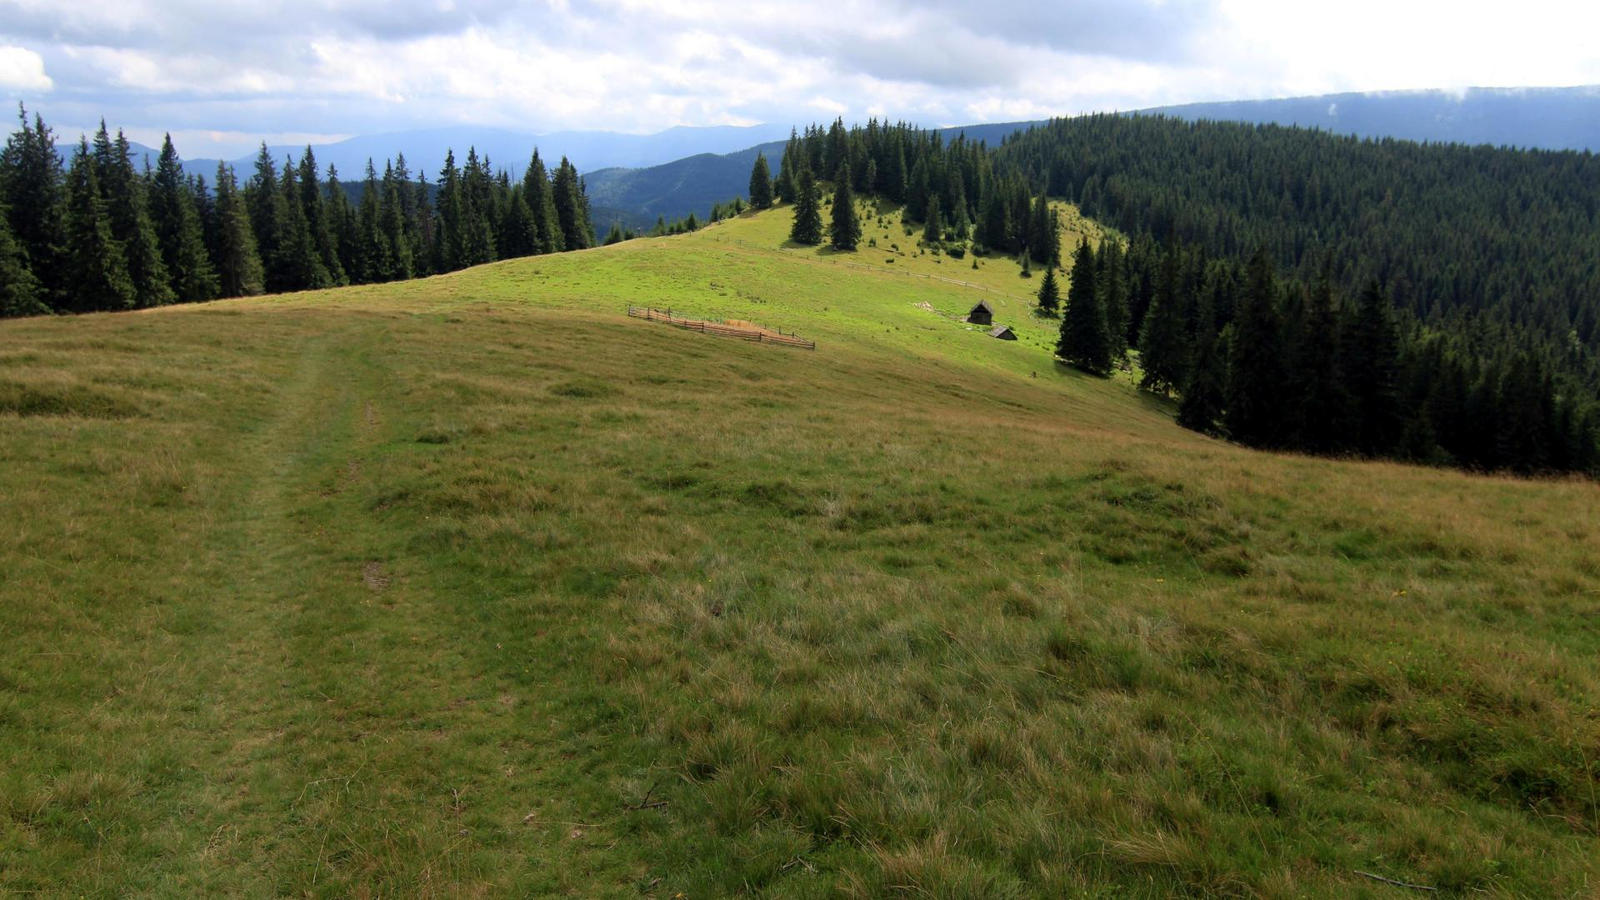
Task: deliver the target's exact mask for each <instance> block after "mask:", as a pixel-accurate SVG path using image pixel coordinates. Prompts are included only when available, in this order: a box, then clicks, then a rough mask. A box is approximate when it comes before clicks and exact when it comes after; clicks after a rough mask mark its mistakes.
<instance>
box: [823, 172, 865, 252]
mask: <svg viewBox="0 0 1600 900" xmlns="http://www.w3.org/2000/svg"><path fill="white" fill-rule="evenodd" d="M832 219H833V221H832V223H831V224H830V225H829V227H828V237H829V239H830V240H831V241H832V242H833V249H835V250H854V249H856V245H857V244H859V243H861V221H860V220H859V219H857V218H856V199H855V195H854V194H852V193H851V192H850V165H849V163H845V164H844V165H843V166H842V167H841V168H840V169H839V180H838V182H837V183H836V186H835V187H834V189H833V216H832Z"/></svg>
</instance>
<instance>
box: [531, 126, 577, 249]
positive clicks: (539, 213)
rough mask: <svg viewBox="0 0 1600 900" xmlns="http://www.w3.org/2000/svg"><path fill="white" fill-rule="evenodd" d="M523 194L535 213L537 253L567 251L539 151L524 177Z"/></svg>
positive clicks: (547, 176)
mask: <svg viewBox="0 0 1600 900" xmlns="http://www.w3.org/2000/svg"><path fill="white" fill-rule="evenodd" d="M522 193H523V195H524V196H525V198H526V199H527V202H528V210H529V211H530V212H531V213H533V225H534V231H535V233H536V234H537V235H538V239H537V241H536V242H535V246H536V247H537V249H536V250H534V252H535V253H558V252H560V251H562V250H565V249H566V245H565V243H563V238H562V236H561V225H560V222H559V221H558V217H557V215H556V202H555V197H554V195H553V194H552V193H551V190H550V176H549V174H548V173H547V172H546V171H545V168H544V161H543V160H541V159H539V151H538V150H534V151H533V159H531V160H529V162H528V171H527V173H526V174H525V175H523V176H522Z"/></svg>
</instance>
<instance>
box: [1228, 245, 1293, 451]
mask: <svg viewBox="0 0 1600 900" xmlns="http://www.w3.org/2000/svg"><path fill="white" fill-rule="evenodd" d="M1277 290H1278V289H1277V277H1276V274H1275V273H1274V272H1273V268H1272V261H1271V259H1270V258H1269V257H1268V256H1267V252H1266V251H1265V250H1259V251H1257V252H1256V254H1255V256H1254V257H1253V258H1252V259H1251V260H1250V265H1249V268H1248V270H1247V273H1246V281H1245V289H1244V295H1243V296H1242V297H1241V298H1240V305H1239V309H1238V310H1237V311H1236V313H1235V316H1234V331H1233V338H1232V340H1231V341H1230V342H1229V345H1228V378H1227V412H1226V420H1227V425H1228V433H1229V435H1231V436H1232V437H1233V438H1234V439H1235V440H1237V441H1240V442H1241V443H1244V444H1248V445H1250V446H1252V447H1274V446H1278V445H1280V444H1282V443H1284V402H1285V401H1284V397H1283V390H1284V366H1283V343H1282V331H1283V329H1282V324H1281V322H1280V321H1279V317H1278V308H1277V296H1276V295H1277Z"/></svg>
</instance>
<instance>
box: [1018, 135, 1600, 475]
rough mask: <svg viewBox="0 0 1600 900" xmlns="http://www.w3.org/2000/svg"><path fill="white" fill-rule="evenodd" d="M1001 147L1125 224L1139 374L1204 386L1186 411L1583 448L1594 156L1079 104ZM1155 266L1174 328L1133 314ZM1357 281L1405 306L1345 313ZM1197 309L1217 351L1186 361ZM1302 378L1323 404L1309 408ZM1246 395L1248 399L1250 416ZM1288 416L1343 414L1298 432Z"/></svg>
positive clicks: (1263, 430) (1586, 458)
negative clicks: (1211, 391) (1363, 136)
mask: <svg viewBox="0 0 1600 900" xmlns="http://www.w3.org/2000/svg"><path fill="white" fill-rule="evenodd" d="M995 165H996V169H997V170H999V171H1010V172H1020V173H1022V174H1023V176H1024V177H1026V178H1027V179H1028V180H1029V182H1030V183H1031V184H1032V185H1034V186H1035V187H1036V188H1039V189H1043V190H1045V191H1047V192H1048V193H1049V194H1051V195H1053V196H1061V197H1065V198H1067V199H1069V200H1072V201H1075V202H1077V203H1079V204H1080V205H1081V206H1082V208H1083V210H1084V212H1085V213H1086V214H1088V215H1090V216H1093V217H1095V218H1097V219H1100V220H1101V221H1103V222H1105V223H1107V224H1109V225H1111V226H1113V227H1115V228H1117V229H1119V230H1121V231H1123V232H1124V233H1126V234H1127V235H1129V236H1130V238H1131V246H1130V248H1129V253H1128V254H1127V261H1128V264H1127V265H1126V266H1125V267H1124V269H1123V271H1122V273H1121V275H1119V278H1126V279H1127V280H1128V281H1129V283H1130V285H1131V286H1130V288H1129V296H1128V300H1127V303H1128V315H1127V317H1126V321H1127V325H1128V327H1127V330H1126V332H1125V334H1124V335H1123V337H1124V339H1125V342H1126V343H1127V344H1129V345H1133V346H1140V345H1141V344H1142V345H1143V349H1144V350H1145V351H1146V352H1145V353H1144V354H1143V357H1144V358H1143V359H1142V363H1143V365H1144V369H1145V372H1146V377H1147V383H1148V384H1150V385H1151V386H1152V387H1155V388H1158V389H1160V388H1175V389H1177V390H1178V391H1180V392H1183V393H1188V392H1187V391H1186V388H1187V387H1188V386H1189V385H1190V384H1191V382H1193V381H1194V380H1195V379H1196V378H1199V379H1201V383H1211V382H1215V383H1216V384H1217V389H1216V397H1217V399H1216V400H1215V402H1213V403H1209V404H1208V405H1209V406H1210V407H1211V408H1209V409H1206V410H1194V411H1192V416H1193V417H1192V418H1191V419H1190V422H1191V423H1192V424H1193V425H1195V426H1196V427H1202V428H1205V429H1208V430H1210V429H1220V430H1223V431H1226V432H1227V433H1229V434H1230V435H1232V436H1233V437H1235V438H1238V439H1240V440H1244V441H1245V442H1247V443H1252V444H1257V445H1265V446H1282V447H1294V448H1300V449H1311V450H1320V451H1332V452H1346V451H1359V452H1364V453H1369V454H1374V455H1398V456H1403V457H1407V458H1415V459H1423V460H1441V461H1442V460H1449V461H1455V462H1459V463H1464V464H1468V465H1473V466H1482V467H1510V468H1516V469H1524V470H1538V469H1589V468H1592V467H1593V466H1594V464H1595V450H1594V447H1595V433H1594V431H1595V426H1594V421H1595V420H1594V412H1593V407H1594V399H1595V391H1596V388H1597V386H1600V366H1597V353H1600V326H1597V318H1600V254H1596V253H1595V248H1596V247H1600V158H1596V157H1595V156H1593V155H1591V154H1588V153H1576V152H1546V151H1516V150H1504V149H1493V148H1488V147H1461V146H1454V145H1444V146H1438V145H1422V144H1413V143H1407V142H1403V141H1390V140H1383V141H1366V140H1359V139H1355V138H1341V137H1334V136H1331V135H1327V134H1324V133H1321V132H1315V131H1305V130H1299V129H1292V128H1281V127H1276V126H1248V125H1234V124H1223V123H1186V122H1180V121H1177V120H1172V119H1163V118H1159V117H1136V118H1128V117H1121V116H1089V117H1084V118H1078V119H1064V120H1057V121H1054V122H1052V123H1050V124H1049V125H1048V126H1046V127H1043V128H1039V129H1035V130H1033V131H1030V132H1028V133H1026V134H1024V135H1021V136H1019V137H1017V138H1016V139H1014V140H1012V141H1009V142H1007V143H1006V144H1005V146H1004V147H1002V148H1001V149H1000V150H999V151H998V152H997V154H996V164H995ZM1161 245H1165V249H1164V250H1163V249H1160V247H1161ZM1161 258H1166V259H1168V260H1170V262H1161V261H1160V259H1161ZM1252 260H1253V262H1251V261H1252ZM1247 263H1251V265H1250V267H1249V268H1250V271H1251V273H1253V274H1247V273H1246V264H1247ZM1162 266H1169V267H1170V268H1169V270H1168V274H1167V276H1166V281H1167V284H1166V288H1165V297H1166V300H1165V301H1164V302H1165V304H1166V305H1167V306H1172V307H1175V308H1174V309H1171V310H1169V312H1171V313H1173V316H1172V318H1173V319H1175V320H1176V321H1177V324H1176V325H1174V326H1172V327H1173V329H1175V330H1173V331H1172V332H1171V334H1170V335H1168V334H1166V332H1164V331H1161V328H1165V327H1166V325H1164V324H1161V328H1158V329H1157V333H1155V334H1152V333H1151V330H1150V328H1149V327H1147V324H1146V311H1147V310H1149V309H1151V308H1152V306H1154V307H1155V308H1159V307H1160V306H1161V305H1162V302H1161V301H1158V299H1157V295H1158V294H1160V293H1161V292H1162V287H1161V285H1160V284H1159V283H1158V281H1159V277H1158V272H1159V271H1160V269H1161V267H1162ZM1277 273H1282V274H1283V275H1284V276H1285V278H1284V281H1283V284H1281V285H1279V284H1278V283H1277V280H1276V274H1277ZM1324 282H1325V283H1326V284H1325V285H1324ZM1319 285H1321V286H1319ZM1358 296H1365V297H1368V298H1369V299H1370V298H1371V297H1384V298H1387V299H1388V300H1389V301H1390V303H1392V306H1393V307H1394V308H1395V309H1396V310H1398V311H1399V313H1400V316H1399V318H1398V320H1395V321H1390V320H1389V318H1388V316H1387V315H1386V316H1384V317H1383V318H1382V319H1381V320H1373V321H1371V322H1368V323H1367V324H1365V325H1358V324H1356V323H1355V318H1356V317H1358V315H1359V313H1358V310H1359V309H1361V308H1364V307H1368V306H1370V307H1371V310H1370V312H1369V314H1370V315H1376V313H1377V311H1378V310H1379V309H1380V307H1378V306H1376V305H1374V304H1371V303H1358V302H1357V300H1356V298H1357V297H1358ZM1111 303H1112V305H1113V306H1114V304H1115V300H1114V299H1113V300H1112V301H1111ZM1323 306H1327V307H1328V308H1327V309H1323V308H1322V307H1323ZM1236 307H1239V309H1244V308H1246V307H1248V310H1249V312H1250V316H1252V317H1253V318H1239V317H1237V316H1236V313H1237V312H1238V311H1239V310H1238V309H1236ZM1386 307H1387V304H1386V305H1385V307H1383V308H1385V309H1386ZM1202 310H1204V311H1205V312H1209V313H1210V315H1209V316H1208V315H1203V314H1201V311H1202ZM1110 313H1111V314H1112V315H1115V313H1116V310H1114V309H1112V310H1110ZM1165 322H1166V320H1165V319H1162V320H1161V323H1165ZM1151 324H1160V323H1155V322H1152V323H1151ZM1213 331H1214V332H1215V333H1216V334H1217V335H1218V336H1219V337H1220V338H1221V339H1222V340H1223V342H1224V343H1223V344H1222V345H1221V347H1220V349H1219V350H1218V353H1217V354H1216V355H1215V358H1214V359H1212V360H1209V361H1208V362H1207V363H1206V365H1207V366H1210V367H1213V368H1214V371H1211V372H1205V373H1202V372H1198V371H1196V366H1195V364H1194V363H1195V360H1196V359H1198V358H1199V357H1200V356H1201V354H1200V353H1199V348H1201V347H1204V346H1206V345H1207V342H1208V340H1209V337H1208V333H1211V332H1213ZM1341 340H1344V341H1345V342H1346V343H1347V344H1348V345H1349V346H1347V347H1345V349H1344V350H1343V351H1341V350H1340V349H1339V343H1340V341H1341ZM1167 348H1171V351H1170V353H1166V350H1167ZM1230 348H1231V349H1230ZM1164 354H1165V355H1164ZM1372 354H1376V356H1375V357H1373V356H1372ZM1246 355H1251V356H1254V357H1255V361H1254V362H1247V361H1246V360H1245V359H1243V357H1244V356H1246ZM1341 359H1343V360H1344V365H1345V366H1346V368H1345V369H1344V370H1342V371H1341V370H1339V369H1337V366H1338V365H1339V364H1340V360H1341ZM1358 360H1359V362H1358ZM1247 370H1253V371H1254V372H1255V376H1254V377H1255V378H1257V379H1260V380H1261V381H1260V383H1259V384H1257V385H1254V386H1251V385H1250V384H1248V383H1247V381H1248V380H1249V379H1247V377H1246V371H1247ZM1152 372H1155V373H1156V377H1154V378H1153V379H1152V378H1151V377H1150V376H1151V373H1152ZM1364 378H1375V379H1376V383H1374V384H1371V385H1367V386H1365V387H1361V386H1360V382H1361V380H1362V379H1364ZM1320 379H1332V384H1331V385H1330V386H1328V387H1327V388H1326V389H1325V390H1324V389H1322V388H1318V387H1314V386H1313V384H1312V383H1313V382H1315V381H1318V380H1320ZM1296 386H1298V388H1296ZM1286 389H1287V390H1286ZM1296 389H1298V390H1299V391H1300V393H1299V394H1296V393H1295V391H1296ZM1308 392H1320V393H1321V394H1325V395H1326V396H1327V397H1328V403H1330V404H1331V406H1330V407H1329V409H1330V410H1335V411H1334V412H1328V413H1327V414H1323V413H1322V412H1321V411H1320V408H1318V409H1317V410H1313V411H1307V406H1306V404H1307V403H1308V402H1309V401H1307V400H1306V396H1307V395H1308ZM1252 394H1260V395H1262V400H1261V405H1262V407H1263V409H1262V410H1261V411H1260V412H1259V416H1260V417H1261V418H1259V419H1258V420H1257V421H1255V422H1254V423H1253V424H1251V425H1245V424H1243V419H1242V418H1241V417H1244V418H1250V417H1252V416H1256V415H1257V413H1249V412H1246V407H1249V406H1251V405H1252V404H1253V402H1254V401H1251V400H1249V399H1247V398H1248V397H1249V396H1251V395H1252ZM1374 416H1375V417H1377V418H1378V419H1381V420H1382V421H1381V423H1378V424H1373V423H1371V422H1367V421H1366V420H1368V419H1370V418H1372V417H1374ZM1300 417H1305V418H1310V419H1312V420H1314V421H1319V422H1329V421H1332V422H1345V423H1347V424H1346V425H1344V426H1335V429H1336V431H1337V432H1338V433H1336V434H1334V435H1323V436H1319V437H1316V438H1312V437H1309V436H1307V434H1306V433H1305V432H1304V431H1303V430H1300V429H1297V427H1296V426H1295V425H1294V424H1293V423H1292V421H1291V420H1294V419H1296V418H1300ZM1363 422H1366V424H1363ZM1321 427H1325V426H1320V425H1319V426H1315V428H1313V430H1315V429H1316V428H1321Z"/></svg>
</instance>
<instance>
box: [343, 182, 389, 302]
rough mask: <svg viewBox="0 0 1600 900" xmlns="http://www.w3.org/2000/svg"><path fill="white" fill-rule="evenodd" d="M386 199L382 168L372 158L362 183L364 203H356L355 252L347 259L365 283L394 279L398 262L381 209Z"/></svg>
mask: <svg viewBox="0 0 1600 900" xmlns="http://www.w3.org/2000/svg"><path fill="white" fill-rule="evenodd" d="M384 200H385V196H384V191H383V189H382V188H380V187H379V186H378V167H377V166H374V165H373V164H372V160H371V159H368V160H367V172H366V179H365V180H364V181H363V182H362V184H361V202H360V203H358V204H356V223H357V224H356V233H357V238H356V247H355V252H354V253H352V254H350V256H349V257H348V258H347V259H346V263H347V264H348V271H349V273H350V275H351V277H352V278H353V279H354V280H355V281H359V282H362V283H365V284H373V283H377V282H384V281H390V280H392V279H393V278H394V259H393V257H392V256H391V255H390V246H389V237H388V235H387V234H385V233H384V228H383V226H384V222H383V210H382V209H381V208H380V207H381V206H382V204H383V202H384Z"/></svg>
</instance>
